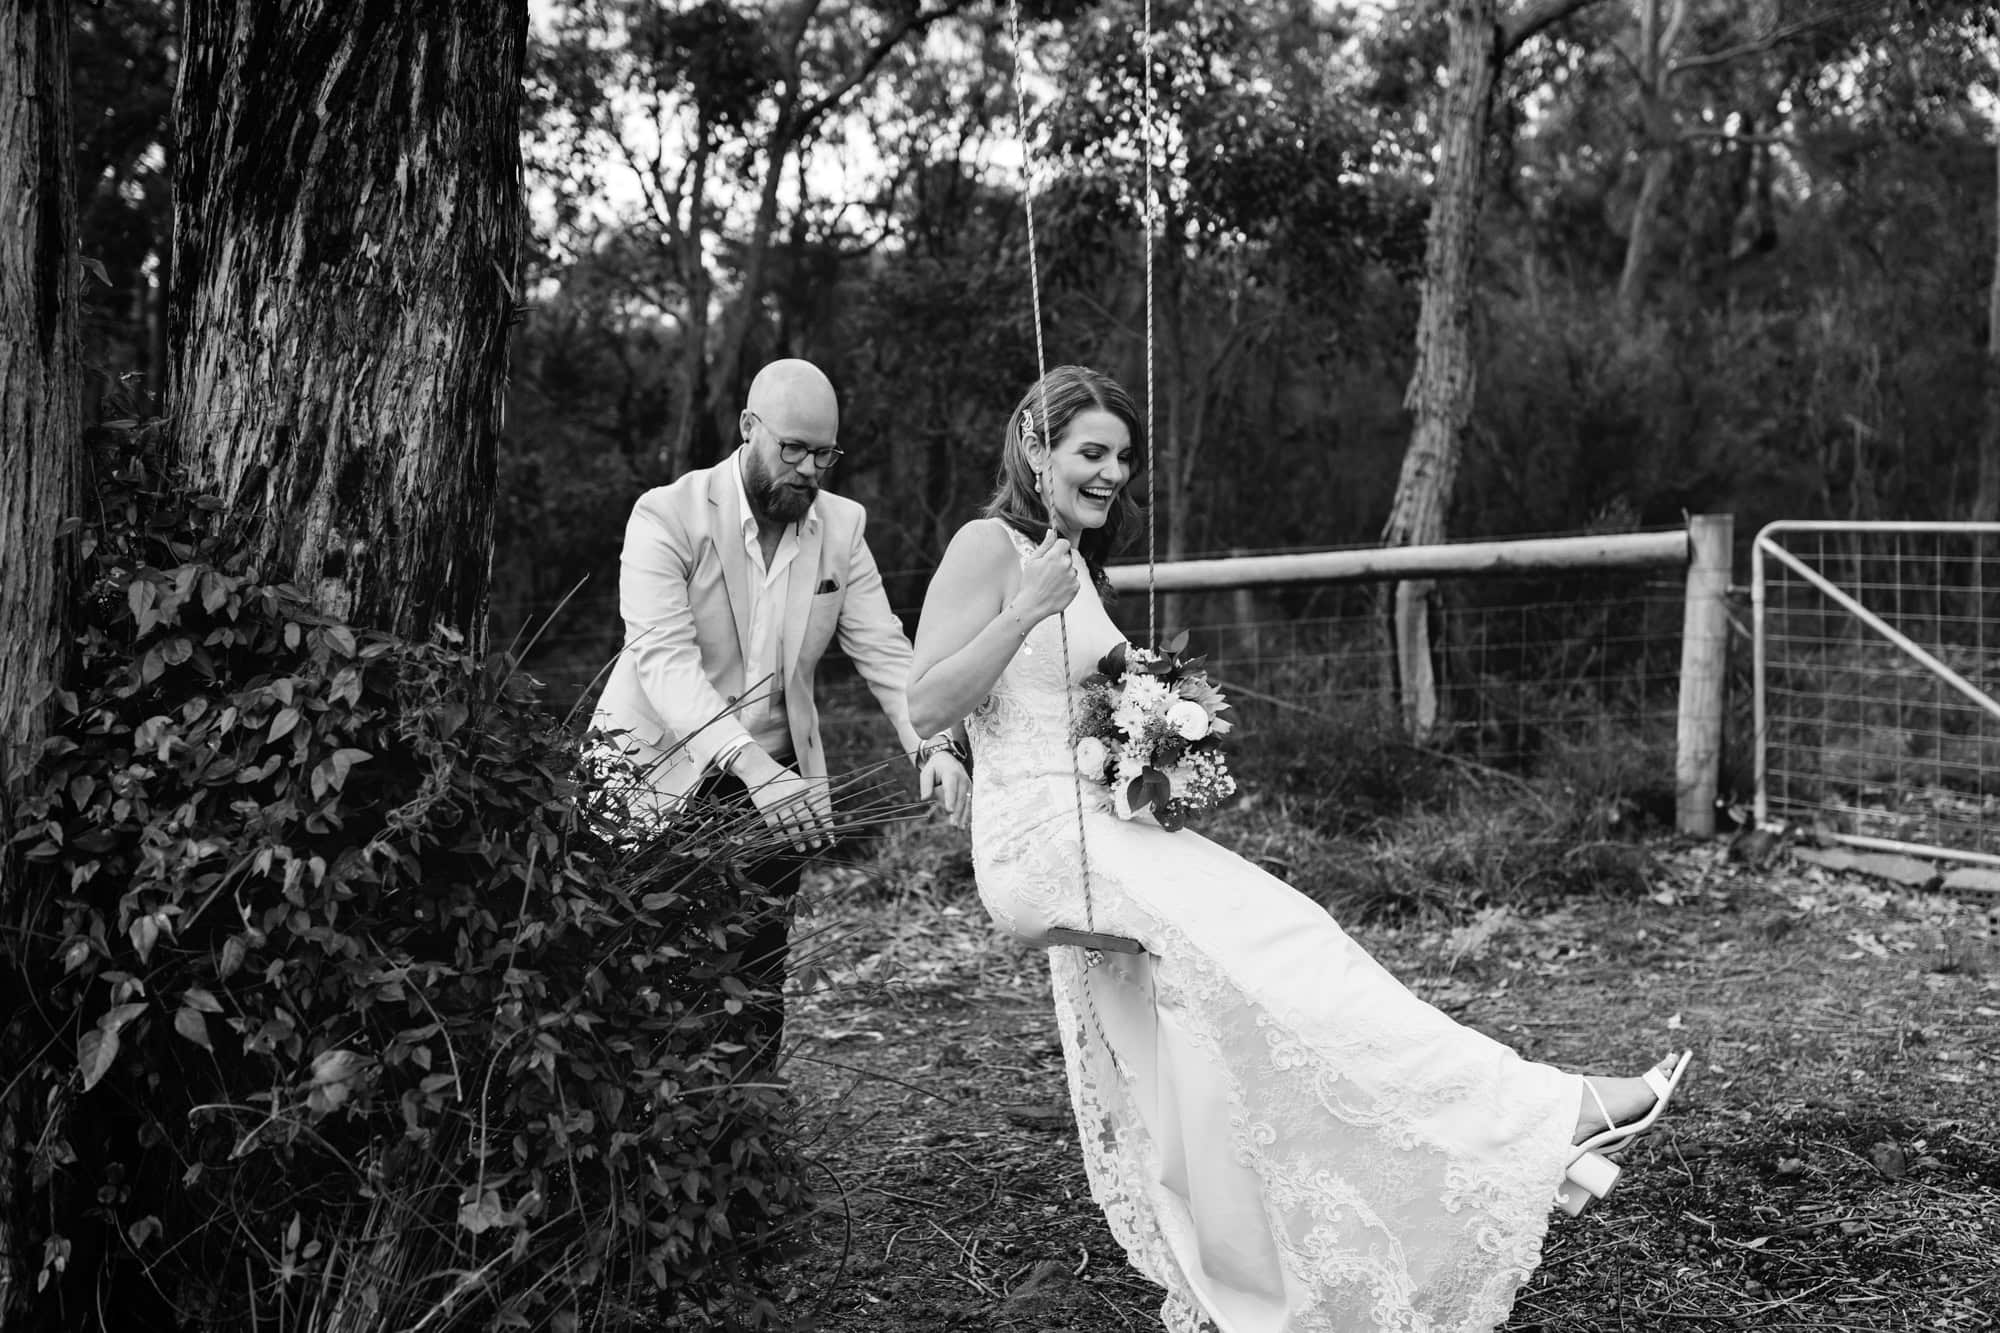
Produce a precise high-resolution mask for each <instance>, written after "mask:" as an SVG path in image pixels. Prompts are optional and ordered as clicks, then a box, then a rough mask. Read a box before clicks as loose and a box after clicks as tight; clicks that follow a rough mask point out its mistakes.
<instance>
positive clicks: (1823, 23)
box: [1667, 5, 1868, 75]
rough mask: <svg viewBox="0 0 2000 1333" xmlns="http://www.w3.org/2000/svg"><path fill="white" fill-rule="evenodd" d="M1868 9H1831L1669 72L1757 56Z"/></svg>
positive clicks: (1685, 60) (1695, 57)
mask: <svg viewBox="0 0 2000 1333" xmlns="http://www.w3.org/2000/svg"><path fill="white" fill-rule="evenodd" d="M1867 9H1868V7H1867V6H1865V5H1850V6H1848V7H1847V8H1845V9H1836V10H1832V11H1830V12H1828V13H1825V14H1821V15H1818V16H1817V17H1814V18H1809V19H1800V20H1799V21H1798V22H1797V23H1793V24H1788V25H1786V26H1785V27H1782V28H1772V29H1771V30H1770V31H1769V32H1767V33H1764V34H1763V35H1762V36H1759V37H1752V38H1751V39H1750V40H1749V41H1747V42H1739V43H1738V44H1736V45H1735V46H1731V47H1725V48H1724V49H1722V50H1720V51H1709V52H1705V53H1703V54H1701V55H1691V56H1687V57H1685V58H1683V59H1680V60H1676V61H1675V62H1674V63H1673V65H1672V66H1671V67H1670V68H1669V69H1668V71H1667V73H1668V74H1669V75H1674V74H1680V73H1683V72H1685V71H1687V70H1691V69H1701V68H1703V67H1705V66H1708V65H1721V64H1726V63H1727V62H1729V61H1731V60H1736V59H1738V58H1740V57H1742V56H1751V55H1757V54H1758V53H1760V52H1763V51H1768V50H1770V49H1771V48H1772V47H1774V46H1777V45H1779V44H1780V43H1783V42H1789V41H1791V40H1792V38H1794V37H1799V36H1803V35H1804V34H1806V33H1809V32H1812V31H1813V30H1815V29H1817V28H1824V27H1828V26H1830V25H1832V24H1834V23H1837V22H1839V21H1840V20H1841V19H1844V18H1850V17H1856V16H1860V15H1863V14H1865V13H1866V12H1867Z"/></svg>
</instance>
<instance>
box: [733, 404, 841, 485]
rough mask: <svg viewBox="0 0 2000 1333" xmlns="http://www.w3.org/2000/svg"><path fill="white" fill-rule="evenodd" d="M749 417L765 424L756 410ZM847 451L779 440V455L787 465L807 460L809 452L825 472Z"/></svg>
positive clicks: (761, 424) (759, 423) (791, 465)
mask: <svg viewBox="0 0 2000 1333" xmlns="http://www.w3.org/2000/svg"><path fill="white" fill-rule="evenodd" d="M749 417H750V419H751V420H752V421H754V422H756V423H757V424H758V425H760V426H763V425H764V419H763V418H762V417H760V416H758V415H757V414H756V413H755V412H752V413H749ZM764 429H766V430H769V429H770V427H769V426H765V427H764ZM845 452H846V451H845V450H843V449H836V448H834V447H833V446H832V445H830V444H828V445H823V446H821V447H819V448H814V447H813V446H812V445H810V444H798V443H796V442H794V441H792V440H779V441H778V457H780V458H782V459H784V460H785V466H786V467H797V466H798V465H799V464H801V463H803V462H805V461H806V455H807V454H811V455H812V461H813V466H815V467H817V468H818V469H819V470H820V471H821V472H824V471H826V470H827V469H828V468H830V467H832V466H833V465H834V464H835V463H838V462H839V461H840V459H841V455H842V454H844V453H845Z"/></svg>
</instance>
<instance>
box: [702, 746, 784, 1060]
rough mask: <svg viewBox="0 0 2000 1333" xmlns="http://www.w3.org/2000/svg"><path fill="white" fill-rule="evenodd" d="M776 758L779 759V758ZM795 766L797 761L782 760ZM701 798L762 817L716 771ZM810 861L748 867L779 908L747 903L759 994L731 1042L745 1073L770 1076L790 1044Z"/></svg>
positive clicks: (752, 972) (739, 786) (778, 857)
mask: <svg viewBox="0 0 2000 1333" xmlns="http://www.w3.org/2000/svg"><path fill="white" fill-rule="evenodd" d="M774 757H776V756H774ZM777 758H778V762H779V763H781V764H784V765H786V766H787V767H789V766H790V765H791V762H792V761H791V760H790V759H789V758H786V757H777ZM696 797H697V799H705V800H709V801H714V802H717V803H719V804H722V805H730V806H740V807H742V809H743V811H744V812H745V814H746V815H747V816H749V817H753V818H761V817H762V816H761V815H759V814H758V812H757V806H756V803H755V802H754V801H752V800H751V799H750V790H749V788H747V787H745V786H744V785H743V782H742V780H741V779H740V778H737V777H736V776H735V775H733V774H729V773H716V774H713V775H711V776H710V777H708V778H706V779H704V780H703V782H702V784H701V786H700V787H699V788H698V789H697V790H696ZM805 865H806V862H805V858H804V857H803V856H800V855H799V854H798V853H796V852H792V851H789V850H788V851H784V852H779V853H776V854H774V855H771V856H768V857H765V858H764V859H763V860H760V861H757V862H754V863H751V864H747V865H745V866H743V867H742V870H743V873H744V875H745V876H746V877H747V878H748V879H749V880H750V882H751V883H752V884H755V885H756V886H757V887H758V888H759V889H761V890H762V891H763V893H764V895H766V896H768V897H770V898H774V899H776V900H778V901H777V903H776V905H774V906H767V905H765V904H761V903H760V904H746V907H753V908H754V909H755V911H756V915H755V919H754V920H753V921H752V922H751V923H750V934H749V938H748V939H746V940H745V941H744V944H743V974H742V976H743V982H744V984H745V985H747V986H749V987H750V988H751V990H752V991H753V992H754V993H753V994H752V995H751V997H750V998H749V999H748V1000H746V1001H745V1002H744V1005H743V1012H742V1013H740V1014H738V1015H736V1016H735V1019H734V1021H732V1022H730V1023H729V1024H727V1025H726V1027H725V1029H724V1032H725V1040H728V1041H733V1042H736V1043H738V1044H739V1045H741V1046H743V1047H744V1054H743V1056H742V1057H741V1059H742V1066H741V1067H742V1068H743V1069H744V1071H745V1072H748V1073H752V1074H756V1075H765V1074H769V1073H771V1072H772V1071H773V1070H774V1069H775V1068H776V1067H777V1063H778V1055H779V1053H780V1052H781V1051H782V1050H783V1048H784V1044H785V977H786V974H787V971H788V967H789V963H790V955H791V930H792V908H793V900H794V899H795V898H796V897H797V896H798V892H799V881H800V879H801V878H802V877H803V876H804V873H805Z"/></svg>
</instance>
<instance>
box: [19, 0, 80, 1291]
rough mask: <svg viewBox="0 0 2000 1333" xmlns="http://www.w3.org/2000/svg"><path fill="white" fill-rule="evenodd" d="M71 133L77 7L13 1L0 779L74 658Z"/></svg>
mask: <svg viewBox="0 0 2000 1333" xmlns="http://www.w3.org/2000/svg"><path fill="white" fill-rule="evenodd" d="M69 122H70V102H69V6H68V4H67V3H66V2H65V0H0V220H4V221H0V773H4V772H5V771H7V770H8V769H10V768H11V766H12V765H13V763H14V762H16V761H17V760H19V759H21V758H23V757H25V756H26V755H27V754H29V753H31V752H32V749H33V747H34V746H36V745H38V744H39V743H40V741H41V737H42V733H43V727H44V724H45V722H46V720H47V710H46V708H45V702H46V699H47V696H48V693H49V690H50V689H51V688H52V687H53V686H54V685H55V684H56V682H57V674H58V672H59V671H60V669H61V664H62V662H63V660H64V658H65V654H64V653H63V651H62V646H63V639H64V635H63V626H64V623H65V617H64V612H63V608H64V606H65V605H66V603H67V601H68V592H69V584H70V577H71V573H72V561H71V558H70V554H69V551H68V548H67V546H66V545H59V544H58V542H57V539H56V530H57V527H58V525H59V524H60V523H61V522H62V520H63V519H64V518H65V517H67V516H68V515H71V514H74V513H75V512H77V506H76V499H77V496H76V484H77V483H76V476H77V464H76V460H77V453H78V449H79V436H78V432H79V427H80V422H79V419H78V418H79V407H78V398H77V388H78V383H79V379H80V375H79V371H80V360H79V355H80V354H79V349H78V344H77V302H78V300H79V295H78V288H77V271H78V260H77V232H76V227H77V222H76V192H75V188H74V182H73V181H72V179H71V172H72V167H71V158H70V123H69ZM5 873H6V872H5V869H4V867H0V879H4V875H5ZM0 1281H4V1275H0Z"/></svg>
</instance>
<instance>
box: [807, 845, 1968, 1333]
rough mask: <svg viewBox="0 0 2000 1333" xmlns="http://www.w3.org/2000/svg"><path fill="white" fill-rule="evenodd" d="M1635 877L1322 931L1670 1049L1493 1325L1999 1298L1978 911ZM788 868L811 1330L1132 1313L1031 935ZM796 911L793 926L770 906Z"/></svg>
mask: <svg viewBox="0 0 2000 1333" xmlns="http://www.w3.org/2000/svg"><path fill="white" fill-rule="evenodd" d="M1656 853H1657V854H1656V856H1655V858H1654V866H1655V869H1654V870H1653V872H1652V874H1651V882H1650V885H1649V890H1648V895H1647V896H1645V897H1641V898H1636V899H1628V900H1622V901H1611V900H1571V901H1570V902H1568V903H1566V904H1565V905H1563V906H1561V907H1560V908H1559V909H1558V910H1554V911H1551V912H1547V913H1545V914H1541V915H1535V916H1526V917H1516V916H1511V915H1503V914H1492V915H1488V916H1487V917H1485V918H1483V919H1482V920H1481V921H1480V922H1479V923H1478V924H1476V925H1471V926H1468V925H1461V926H1459V927H1458V928H1457V929H1455V930H1454V929H1449V928H1445V927H1437V926H1433V927H1423V926H1417V925H1404V926H1397V927H1385V928H1376V929H1369V928H1359V929H1355V930H1354V931H1353V933H1354V934H1355V935H1356V936H1357V937H1358V938H1360V939H1361V940H1362V942H1363V943H1364V944H1366V945H1367V947H1369V948H1370V949H1371V950H1373V951H1374V952H1375V953H1376V954H1377V956H1378V957H1380V958H1381V959H1382V960H1383V961H1384V962H1385V963H1387V964H1388V965H1389V966H1390V967H1391V968H1392V969H1394V970H1395V971H1396V972H1397V973H1398V974H1399V975H1400V976H1401V977H1403V978H1404V980H1405V981H1406V982H1408V983H1409V984H1410V985H1411V986H1412V988H1413V989H1415V990H1416V991H1417V992H1418V993H1419V994H1421V995H1423V996H1424V997H1425V998H1427V999H1429V1000H1430V1001H1431V1002H1432V1003H1434V1004H1437V1005H1438V1006H1439V1007H1441V1008H1443V1009H1444V1010H1445V1011H1447V1012H1448V1013H1451V1014H1453V1015H1454V1016H1456V1017H1457V1018H1459V1019H1460V1020H1461V1021H1464V1022H1467V1023H1469V1024H1472V1025H1473V1026H1475V1027H1478V1028H1480V1029H1481V1030H1483V1031H1485V1032H1488V1033H1490V1034H1492V1035H1493V1036H1495V1037H1498V1038H1500V1039H1502V1040H1504V1041H1506V1042H1508V1043H1510V1044H1512V1045H1513V1046H1515V1047H1516V1048H1517V1049H1519V1050H1520V1051H1522V1053H1523V1054H1525V1055H1528V1056H1530V1057H1533V1058H1536V1059H1542V1060H1548V1061H1552V1062H1555V1063H1559V1064H1562V1065H1565V1066H1569V1067H1580V1068H1583V1069H1586V1070H1589V1071H1593V1072H1630V1071H1635V1070H1637V1069H1639V1068H1641V1067H1643V1066H1645V1065H1647V1064H1650V1063H1651V1062H1652V1061H1653V1060H1654V1059H1656V1058H1657V1057H1658V1056H1659V1055H1660V1054H1661V1053H1662V1052H1664V1051H1666V1050H1668V1049H1669V1048H1671V1047H1674V1046H1676V1045H1683V1044H1684V1045H1689V1046H1692V1047H1693V1048H1694V1050H1695V1052H1696V1061H1695V1065H1694V1068H1693V1071H1692V1074H1691V1078H1690V1082H1689V1084H1688V1086H1687V1087H1686V1089H1685V1090H1684V1092H1683V1094H1682V1097H1681V1098H1680V1099H1679V1100H1678V1101H1677V1103H1676V1107H1675V1110H1674V1112H1673V1114H1672V1115H1671V1116H1670V1117H1669V1118H1668V1119H1667V1120H1666V1121H1664V1122H1663V1128H1662V1129H1661V1130H1659V1131H1657V1132H1656V1133H1655V1134H1654V1135H1652V1136H1651V1137H1650V1138H1649V1139H1648V1140H1646V1141H1645V1142H1644V1143H1643V1144H1641V1145H1640V1146H1639V1147H1637V1148H1635V1149H1634V1150H1633V1151H1632V1152H1631V1153H1630V1154H1629V1155H1628V1157H1627V1170H1626V1175H1625V1178H1624V1180H1623V1181H1622V1182H1621V1184H1620V1186H1619V1188H1618V1190H1617V1192H1616V1193H1615V1194H1613V1195H1612V1196H1611V1198H1610V1199H1608V1200H1607V1201H1605V1202H1604V1203H1603V1204H1601V1205H1599V1206H1598V1207H1596V1208H1594V1209H1592V1210H1591V1211H1590V1212H1588V1213H1586V1214H1585V1215H1584V1217H1583V1218H1581V1219H1578V1220H1574V1221H1572V1220H1570V1219H1568V1218H1565V1217H1562V1216H1561V1215H1559V1214H1558V1215H1557V1217H1556V1219H1555V1221H1554V1223H1553V1225H1552V1227H1551V1230H1550V1234H1549V1241H1548V1244H1547V1247H1546V1250H1545V1254H1544V1262H1543V1264H1542V1267H1541V1269H1540V1270H1539V1271H1538V1272H1537V1273H1536V1274H1535V1275H1534V1277H1533V1278H1532V1279H1531V1280H1530V1281H1529V1283H1528V1284H1527V1286H1526V1287H1525V1288H1524V1289H1523V1291H1522V1292H1521V1295H1520V1298H1519V1301H1518V1303H1517V1305H1516V1307H1515V1311H1514V1316H1513V1319H1512V1321H1511V1322H1510V1323H1509V1324H1508V1325H1506V1327H1508V1328H1510V1329H1518V1330H1528V1329H1542V1330H1579V1331H1581V1330H1604V1329H1628V1330H1652V1329H1675V1330H1703V1329H1711V1328H1754V1329H1812V1330H1842V1329H1924V1330H1960V1329H1993V1328H2000V1085H1997V1084H1996V1080H2000V1023H1996V1020H2000V941H1996V920H2000V915H1997V914H1995V913H1994V912H1992V911H1989V910H1987V907H1986V905H1984V904H1967V903H1962V902H1959V901H1956V900H1953V899H1950V898H1946V897H1941V896H1938V895H1936V894H1922V893H1911V892H1903V891H1885V890H1884V889H1882V888H1881V887H1880V886H1879V885H1876V884H1873V883H1871V882H1869V881H1865V880H1861V879H1857V878H1848V877H1844V876H1841V875H1836V874H1831V873H1829V872H1826V871H1823V870H1820V869H1818V868H1816V867H1810V866H1805V865H1802V864H1800V863H1796V862H1788V863H1783V864H1780V865H1778V866H1776V867H1775V868H1773V869H1769V870H1765V871H1762V872H1753V871H1750V870H1748V869H1746V868H1744V867H1741V866H1738V865H1734V864H1731V863H1730V862H1729V861H1727V860H1726V858H1725V857H1724V855H1723V848H1722V846H1721V844H1719V843H1717V844H1703V845H1699V846H1689V845H1685V844H1680V845H1668V846H1662V847H1660V848H1658V849H1656ZM865 881H866V872H865V871H863V870H856V869H851V868H834V869H830V870H828V871H826V872H824V873H823V874H822V875H821V877H820V882H819V885H818V892H817V894H816V905H815V906H814V907H813V908H812V909H811V911H810V912H809V914H808V915H807V916H806V917H805V918H803V919H802V920H801V923H800V927H799V931H798V932H797V935H809V936H811V937H812V938H814V939H815V940H816V941H817V943H818V945H819V946H820V947H821V949H822V950H823V953H824V955H825V960H826V964H827V968H828V971H829V981H828V984H826V985H824V986H822V987H820V988H818V989H816V990H814V991H813V992H812V993H810V994H805V995H801V996H798V997H796V998H795V999H794V1001H793V1010H792V1012H793V1014H794V1015H795V1017H794V1019H793V1020H792V1027H791V1031H792V1033H793V1036H794V1039H795V1041H796V1042H797V1043H798V1044H797V1045H796V1047H795V1048H794V1050H793V1052H792V1054H791V1056H790V1059H789V1065H788V1072H789V1075H790V1077H791V1078H792V1080H793V1081H794V1086H795V1087H796V1088H797V1090H798V1092H799V1095H800V1097H801V1101H802V1104H803V1105H804V1107H805V1110H806V1115H807V1120H808V1123H809V1126H810V1130H811V1133H812V1136H813V1144H812V1148H811V1154H812V1157H813V1159H814V1161H815V1162H816V1163H817V1164H818V1166H819V1167H820V1168H821V1171H822V1177H821V1180H820V1182H819V1183H820V1187H821V1189H822V1191H823V1193H824V1195H825V1199H826V1207H825V1210H824V1211H823V1213H822V1214H821V1217H820V1219H819V1224H818V1225H817V1227H816V1228H815V1232H814V1235H813V1237H812V1239H811V1243H810V1245H809V1247H808V1251H807V1253H806V1254H805V1255H804V1257H803V1258H802V1259H801V1260H800V1261H799V1262H798V1263H797V1264H796V1265H795V1266H794V1267H793V1268H791V1269H790V1270H789V1271H788V1273H787V1279H788V1282H789V1285H790V1291H789V1294H788V1302H787V1304H788V1309H789V1310H790V1311H791V1312H792V1313H793V1314H794V1316H795V1317H796V1318H797V1320H798V1322H799V1327H800V1328H802V1329H814V1330H824V1331H825V1333H864V1331H865V1333H919V1331H920V1330H921V1331H922V1333H934V1331H937V1330H961V1329H962V1330H978V1331H980V1333H985V1331H986V1330H994V1331H996V1333H998V1331H1002V1330H1005V1331H1007V1333H1052V1331H1054V1330H1093V1331H1098V1333H1102V1331H1105V1330H1124V1329H1134V1330H1139V1329H1156V1328H1158V1327H1159V1326H1160V1325H1159V1319H1158V1316H1157V1307H1158V1298H1157V1294H1156V1292H1155V1290H1154V1289H1153V1288H1152V1287H1151V1286H1150V1285H1149V1284H1148V1283H1146V1282H1145V1281H1144V1280H1142V1279H1140V1278H1139V1277H1138V1276H1137V1275H1136V1274H1134V1273H1133V1272H1132V1271H1131V1270H1130V1269H1129V1268H1128V1267H1127V1265H1126V1263H1125V1261H1124V1258H1123V1256H1122V1255H1121V1254H1120V1252H1119V1251H1118V1249H1117V1247H1116V1246H1115V1244H1114V1243H1113V1242H1112V1240H1111V1237H1110V1235H1109V1233H1108V1232H1107V1231H1106V1230H1105V1228H1104V1225H1103V1222H1102V1220H1101V1219H1100V1217H1099V1215H1098V1213H1097V1210H1096V1209H1095V1208H1094V1206H1093V1205H1092V1204H1091V1202H1090V1199H1089V1196H1088V1194H1087V1192H1086V1187H1085V1183H1084V1178H1083V1168H1082V1163H1081V1160H1080V1158H1079V1155H1078V1152H1077V1148H1076V1144H1075V1142H1074V1129H1073V1127H1072V1124H1071V1120H1070V1114H1069V1109H1068V1102H1067V1094H1066V1091H1065V1088H1064V1081H1063V1072H1062V1063H1061V1057H1060V1054H1059V1052H1058V1048H1057V1044H1056V1037H1055V1032H1054V1030H1053V1027H1052V1025H1051V1022H1050V1018H1049V1002H1048V996H1047V981H1046V965H1045V963H1044V961H1043V957H1042V955H1041V954H1039V953H1037V952H1033V951H1030V950H1027V949H1024V948H1021V947H1019V946H1016V945H1014V944H1012V943H1010V942H1008V941H1006V940H1004V939H1002V938H1000V937H998V936H996V935H995V934H994V933H993V932H992V931H991V930H990V929H989V928H988V926H987V924H986V921H985V918H984V916H983V914H982V912H981V910H980V908H979V906H978V904H977V902H976V901H974V900H972V899H971V898H970V897H969V896H968V897H966V898H965V899H964V900H963V901H957V902H948V901H937V900H935V899H931V900H925V899H913V900H908V901H904V902H901V903H897V904H885V903H882V902H880V901H879V900H876V899H873V898H871V896H870V895H869V894H868V892H867V891H866V890H867V885H866V882H865ZM796 937H797V936H795V938H796Z"/></svg>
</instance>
